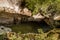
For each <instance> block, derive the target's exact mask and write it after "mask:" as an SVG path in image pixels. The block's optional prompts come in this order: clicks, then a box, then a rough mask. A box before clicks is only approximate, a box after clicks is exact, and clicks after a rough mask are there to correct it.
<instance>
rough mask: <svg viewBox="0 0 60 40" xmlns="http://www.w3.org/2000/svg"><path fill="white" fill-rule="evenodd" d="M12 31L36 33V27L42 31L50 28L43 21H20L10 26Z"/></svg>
mask: <svg viewBox="0 0 60 40" xmlns="http://www.w3.org/2000/svg"><path fill="white" fill-rule="evenodd" d="M10 28H11V29H12V31H13V32H21V33H29V32H30V33H38V29H40V28H42V29H43V31H44V32H47V31H48V30H50V27H48V25H47V24H46V23H44V22H22V23H20V24H14V25H12V26H10Z"/></svg>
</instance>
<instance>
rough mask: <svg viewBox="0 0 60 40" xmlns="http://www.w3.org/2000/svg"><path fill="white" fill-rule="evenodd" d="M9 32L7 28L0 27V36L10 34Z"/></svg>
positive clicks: (9, 29)
mask: <svg viewBox="0 0 60 40" xmlns="http://www.w3.org/2000/svg"><path fill="white" fill-rule="evenodd" d="M11 31H12V29H11V28H8V27H5V26H0V35H2V34H5V33H7V32H11Z"/></svg>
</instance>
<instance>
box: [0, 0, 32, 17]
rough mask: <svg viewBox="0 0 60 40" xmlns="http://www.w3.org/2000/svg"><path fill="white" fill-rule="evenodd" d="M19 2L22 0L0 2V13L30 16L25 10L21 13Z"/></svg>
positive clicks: (0, 0)
mask: <svg viewBox="0 0 60 40" xmlns="http://www.w3.org/2000/svg"><path fill="white" fill-rule="evenodd" d="M21 2H22V0H0V11H5V12H9V13H17V14H21V15H26V16H31V12H30V11H29V10H28V9H27V8H24V9H23V12H21V10H22V9H21V8H20V5H21ZM26 10H28V11H26ZM23 13H24V14H23Z"/></svg>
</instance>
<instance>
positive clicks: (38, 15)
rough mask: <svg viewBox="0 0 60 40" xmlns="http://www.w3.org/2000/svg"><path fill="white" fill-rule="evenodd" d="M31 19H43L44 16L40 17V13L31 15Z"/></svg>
mask: <svg viewBox="0 0 60 40" xmlns="http://www.w3.org/2000/svg"><path fill="white" fill-rule="evenodd" d="M33 18H34V19H43V18H44V16H42V15H41V14H40V13H38V14H36V15H33Z"/></svg>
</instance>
